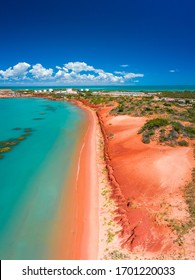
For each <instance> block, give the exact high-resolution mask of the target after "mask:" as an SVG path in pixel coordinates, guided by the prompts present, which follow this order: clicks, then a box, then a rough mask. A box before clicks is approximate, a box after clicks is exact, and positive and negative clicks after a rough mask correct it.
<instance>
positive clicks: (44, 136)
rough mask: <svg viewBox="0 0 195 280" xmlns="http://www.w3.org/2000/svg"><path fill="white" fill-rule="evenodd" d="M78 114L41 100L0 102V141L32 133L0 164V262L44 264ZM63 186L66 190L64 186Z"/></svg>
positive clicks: (66, 106)
mask: <svg viewBox="0 0 195 280" xmlns="http://www.w3.org/2000/svg"><path fill="white" fill-rule="evenodd" d="M85 122H86V116H85V113H84V112H83V111H81V110H80V109H78V108H77V107H75V106H73V105H71V104H68V103H65V102H59V101H55V102H54V101H53V102H52V101H49V100H46V99H39V98H34V99H33V98H32V99H0V141H5V140H8V139H9V138H16V137H19V136H21V134H22V133H23V130H13V128H21V129H24V128H32V133H31V135H30V136H28V137H27V138H26V139H25V140H23V141H21V142H20V143H19V144H18V145H16V146H15V147H14V148H13V149H12V150H11V151H10V152H7V153H4V154H3V155H4V158H3V159H1V160H0V259H47V258H48V254H49V249H50V241H51V240H50V238H51V236H50V235H49V233H50V232H51V231H52V228H53V226H54V224H55V219H56V215H57V210H58V205H59V200H60V197H61V195H62V193H64V187H65V186H64V185H65V184H64V182H65V180H67V179H68V175H69V173H70V168H71V167H72V166H71V163H72V159H73V154H74V151H75V148H76V145H78V140H79V137H81V132H80V131H81V128H82V126H83V125H84V124H85ZM66 187H68V186H66Z"/></svg>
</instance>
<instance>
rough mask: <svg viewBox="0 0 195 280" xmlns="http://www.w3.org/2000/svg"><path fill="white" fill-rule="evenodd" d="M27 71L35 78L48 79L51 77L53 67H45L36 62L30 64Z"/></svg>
mask: <svg viewBox="0 0 195 280" xmlns="http://www.w3.org/2000/svg"><path fill="white" fill-rule="evenodd" d="M29 73H31V74H32V75H33V77H34V78H35V79H40V80H50V79H52V74H53V69H51V68H49V69H46V68H45V67H43V66H42V65H41V64H40V63H37V64H35V65H33V66H32V69H31V70H30V71H29Z"/></svg>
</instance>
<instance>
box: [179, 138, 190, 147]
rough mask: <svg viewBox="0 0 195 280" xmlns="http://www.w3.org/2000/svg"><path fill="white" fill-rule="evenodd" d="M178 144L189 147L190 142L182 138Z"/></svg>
mask: <svg viewBox="0 0 195 280" xmlns="http://www.w3.org/2000/svg"><path fill="white" fill-rule="evenodd" d="M178 145H179V146H184V147H188V146H189V143H188V142H187V141H186V140H181V141H178Z"/></svg>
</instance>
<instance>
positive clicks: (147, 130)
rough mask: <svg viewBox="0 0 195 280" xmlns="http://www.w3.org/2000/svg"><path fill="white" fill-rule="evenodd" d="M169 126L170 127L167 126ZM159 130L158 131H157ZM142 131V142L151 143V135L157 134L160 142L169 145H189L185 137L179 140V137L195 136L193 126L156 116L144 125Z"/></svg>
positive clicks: (139, 132) (140, 131) (191, 137)
mask: <svg viewBox="0 0 195 280" xmlns="http://www.w3.org/2000/svg"><path fill="white" fill-rule="evenodd" d="M167 126H168V128H167ZM156 131H157V132H156ZM141 133H142V142H143V143H144V144H148V143H150V140H151V137H152V136H153V135H155V134H156V136H157V137H158V139H159V142H160V143H167V144H169V145H179V146H185V147H187V146H189V143H188V142H187V141H186V140H185V139H181V140H180V141H178V142H177V139H178V138H182V137H184V138H185V137H189V138H190V139H194V138H195V128H194V127H192V126H184V125H183V124H181V123H180V122H176V121H174V122H170V121H169V120H167V119H163V118H156V119H153V120H148V121H147V122H146V123H145V124H144V126H142V128H141V129H140V130H139V131H138V134H141Z"/></svg>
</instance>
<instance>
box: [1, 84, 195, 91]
mask: <svg viewBox="0 0 195 280" xmlns="http://www.w3.org/2000/svg"><path fill="white" fill-rule="evenodd" d="M1 88H9V89H12V90H25V89H28V90H43V89H49V88H52V89H59V88H60V89H63V88H75V89H86V88H87V89H90V90H110V91H111V90H118V91H123V90H124V91H185V90H190V91H195V85H151V86H148V85H147V86H135V85H131V86H128V85H127V86H125V85H123V86H121V85H118V86H87V85H86V86H84V85H83V86H74V85H73V86H63V85H61V86H52V85H50V86H17V87H16V86H11V85H10V86H5V87H3V86H0V89H1Z"/></svg>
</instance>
